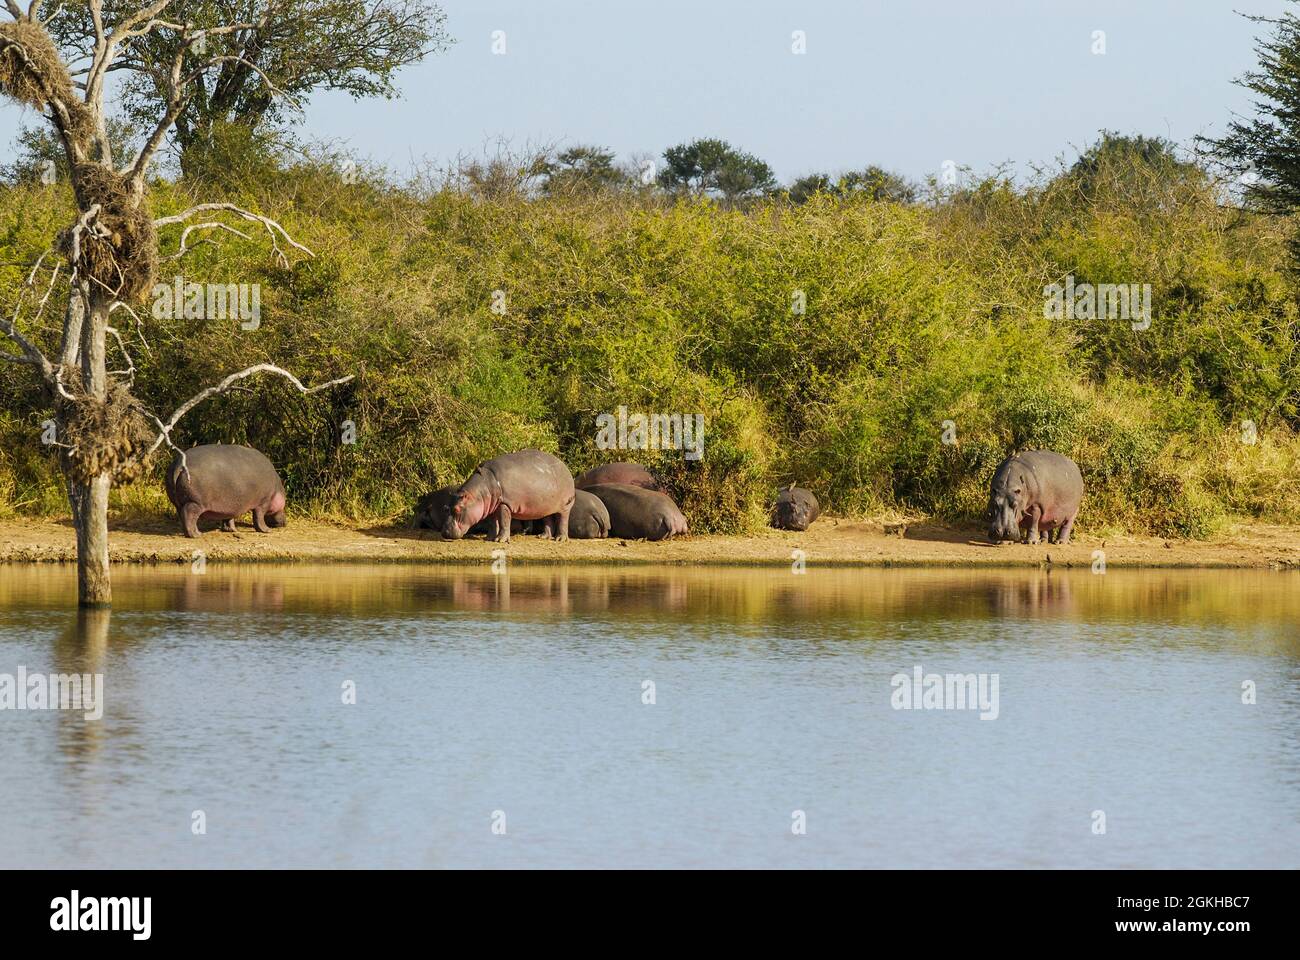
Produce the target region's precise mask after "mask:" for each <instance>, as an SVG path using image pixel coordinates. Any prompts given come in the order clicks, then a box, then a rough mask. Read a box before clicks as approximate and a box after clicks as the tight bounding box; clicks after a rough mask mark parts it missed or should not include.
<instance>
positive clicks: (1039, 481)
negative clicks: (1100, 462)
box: [988, 450, 1083, 544]
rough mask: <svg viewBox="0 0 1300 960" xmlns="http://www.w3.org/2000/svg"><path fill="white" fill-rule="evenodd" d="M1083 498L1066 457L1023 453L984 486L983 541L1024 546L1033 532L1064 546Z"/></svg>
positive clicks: (1009, 460)
mask: <svg viewBox="0 0 1300 960" xmlns="http://www.w3.org/2000/svg"><path fill="white" fill-rule="evenodd" d="M1082 499H1083V474H1081V473H1080V472H1079V467H1078V465H1077V464H1076V463H1075V462H1074V461H1073V460H1071V459H1070V458H1069V457H1063V456H1061V454H1059V453H1053V452H1052V451H1050V450H1026V451H1024V452H1023V453H1017V454H1014V455H1012V456H1010V457H1007V459H1005V460H1003V461H1002V463H1001V464H1000V465H999V466H998V468H997V470H996V471H994V473H993V483H992V484H991V485H990V487H989V508H988V518H989V539H990V540H991V541H993V542H994V543H997V542H998V541H1000V540H1019V539H1020V538H1021V532H1022V530H1023V531H1024V532H1025V534H1026V536H1027V539H1028V542H1029V543H1038V541H1039V533H1040V532H1043V533H1046V534H1047V535H1048V536H1049V537H1050V536H1051V535H1052V534H1054V535H1055V538H1054V539H1052V540H1050V541H1049V542H1053V543H1060V544H1066V543H1069V542H1070V532H1071V531H1072V530H1073V529H1074V518H1075V517H1076V516H1078V514H1079V502H1080V501H1081V500H1082Z"/></svg>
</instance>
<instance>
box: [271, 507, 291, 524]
mask: <svg viewBox="0 0 1300 960" xmlns="http://www.w3.org/2000/svg"><path fill="white" fill-rule="evenodd" d="M266 525H267V526H268V527H285V526H288V525H289V518H288V517H287V516H285V513H284V511H283V510H277V511H275V513H268V514H267V515H266Z"/></svg>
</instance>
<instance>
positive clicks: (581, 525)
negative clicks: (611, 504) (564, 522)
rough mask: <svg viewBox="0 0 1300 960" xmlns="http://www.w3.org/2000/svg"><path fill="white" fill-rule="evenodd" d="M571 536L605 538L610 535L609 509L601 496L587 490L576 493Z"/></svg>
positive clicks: (571, 521)
mask: <svg viewBox="0 0 1300 960" xmlns="http://www.w3.org/2000/svg"><path fill="white" fill-rule="evenodd" d="M569 536H571V537H573V538H574V539H576V540H604V539H605V538H606V537H608V536H609V511H608V510H606V509H605V504H604V503H602V502H601V499H600V498H599V497H597V496H596V495H594V494H591V493H588V492H587V491H586V490H578V491H576V492H575V493H574V500H573V511H572V512H571V513H570V514H569Z"/></svg>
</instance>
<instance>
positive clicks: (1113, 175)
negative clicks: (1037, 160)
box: [1065, 130, 1205, 197]
mask: <svg viewBox="0 0 1300 960" xmlns="http://www.w3.org/2000/svg"><path fill="white" fill-rule="evenodd" d="M1065 176H1066V177H1067V178H1068V179H1069V180H1070V181H1071V186H1073V187H1074V188H1075V189H1077V190H1078V191H1079V192H1080V193H1082V194H1083V195H1084V196H1085V197H1092V196H1094V195H1096V193H1097V192H1098V190H1100V189H1101V188H1102V185H1103V183H1105V182H1107V181H1109V182H1110V184H1111V185H1115V182H1116V181H1124V182H1125V183H1127V185H1128V186H1130V187H1131V188H1137V187H1140V186H1143V185H1152V184H1158V185H1163V186H1171V185H1175V184H1179V183H1192V184H1200V183H1202V182H1204V181H1205V171H1204V170H1202V169H1201V168H1200V167H1199V166H1197V165H1196V164H1195V163H1193V162H1192V161H1190V160H1186V159H1184V158H1182V157H1180V156H1179V155H1178V148H1177V145H1176V144H1174V143H1173V142H1172V141H1169V140H1166V139H1165V138H1163V137H1146V136H1142V135H1141V134H1137V135H1133V136H1129V135H1124V134H1118V133H1115V132H1113V131H1110V130H1103V131H1101V137H1100V139H1098V140H1097V142H1096V143H1094V144H1093V145H1092V146H1090V147H1088V149H1087V150H1085V151H1083V153H1082V154H1081V155H1080V156H1079V159H1078V160H1076V161H1075V162H1074V163H1073V165H1071V167H1070V169H1069V170H1068V171H1067V172H1066V173H1065Z"/></svg>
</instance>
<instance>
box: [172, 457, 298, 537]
mask: <svg viewBox="0 0 1300 960" xmlns="http://www.w3.org/2000/svg"><path fill="white" fill-rule="evenodd" d="M166 484H167V498H168V499H169V500H171V502H172V505H173V506H175V507H176V515H177V517H178V518H179V519H180V522H181V527H182V529H184V531H185V536H187V537H197V536H198V535H199V521H201V520H224V521H225V523H223V524H222V529H223V530H234V529H235V518H236V517H241V516H243V515H244V514H246V513H248V512H249V511H252V514H253V526H254V527H256V528H257V529H258V531H259V532H261V533H270V532H271V527H283V526H284V525H285V523H286V520H285V516H284V505H285V498H284V484H283V483H281V482H280V475H279V474H278V473H276V472H275V467H274V466H272V465H271V461H270V460H268V459H266V456H265V455H264V454H262V453H259V452H258V451H256V450H254V449H253V448H252V447H240V446H234V445H228V444H210V445H207V446H202V447H193V448H192V449H190V450H187V451H185V455H184V459H182V457H181V455H180V454H179V453H178V454H177V455H176V459H175V460H173V461H172V465H171V467H170V468H169V469H168V471H167V477H166Z"/></svg>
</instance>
